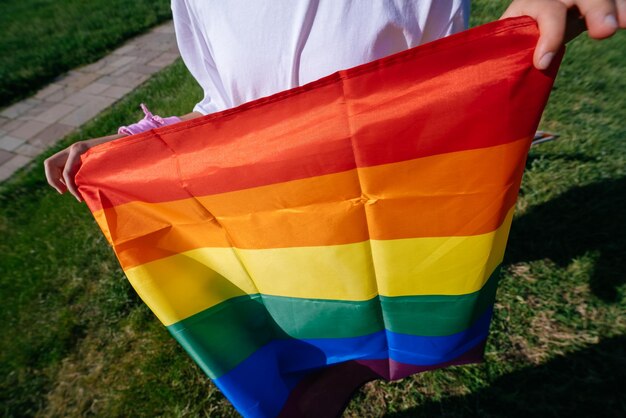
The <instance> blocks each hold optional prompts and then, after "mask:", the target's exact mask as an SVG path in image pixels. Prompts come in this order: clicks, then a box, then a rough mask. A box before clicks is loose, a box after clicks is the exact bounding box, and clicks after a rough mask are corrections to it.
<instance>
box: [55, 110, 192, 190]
mask: <svg viewBox="0 0 626 418" xmlns="http://www.w3.org/2000/svg"><path fill="white" fill-rule="evenodd" d="M200 116H202V114H201V113H199V112H191V113H187V114H186V115H183V116H180V119H181V120H189V119H193V118H197V117H200ZM124 136H125V135H120V134H115V135H109V136H103V137H100V138H92V139H87V140H85V141H78V142H75V143H73V144H72V145H70V146H69V147H67V148H65V149H64V150H61V151H59V152H57V153H56V154H54V155H53V156H51V157H49V158H47V159H46V161H44V169H45V172H46V179H47V180H48V183H49V184H50V186H52V187H54V189H55V190H56V191H57V192H59V193H61V194H63V193H65V192H69V193H70V194H71V195H72V196H74V197H75V198H76V200H78V201H79V202H81V201H82V199H81V196H80V193H79V192H78V188H77V187H76V183H75V182H74V176H75V175H76V173H77V172H78V169H79V168H80V164H81V161H80V156H81V155H82V154H84V153H85V152H86V151H87V150H88V149H89V148H92V147H94V146H96V145H99V144H103V143H105V142H109V141H113V140H115V139H118V138H122V137H124Z"/></svg>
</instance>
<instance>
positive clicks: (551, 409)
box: [385, 336, 626, 418]
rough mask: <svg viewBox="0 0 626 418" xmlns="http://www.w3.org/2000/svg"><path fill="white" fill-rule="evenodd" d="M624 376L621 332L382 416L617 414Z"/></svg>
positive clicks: (622, 407)
mask: <svg viewBox="0 0 626 418" xmlns="http://www.w3.org/2000/svg"><path fill="white" fill-rule="evenodd" d="M625 381H626V336H618V337H613V338H608V339H605V340H601V341H600V343H598V344H596V345H593V346H590V347H588V348H585V349H582V350H580V351H577V352H573V353H571V354H567V355H564V356H562V357H558V358H556V359H553V360H551V361H548V362H547V363H545V364H543V365H540V366H532V367H528V368H525V369H522V370H519V371H517V372H514V373H510V374H507V375H504V376H502V377H500V378H498V379H496V380H495V381H494V382H493V383H492V384H491V385H490V386H489V387H487V388H485V389H482V390H479V391H477V392H474V393H471V394H468V395H460V396H453V397H448V398H445V399H442V400H439V401H430V402H426V403H425V404H423V405H420V406H418V407H415V408H411V409H408V410H405V411H402V412H397V413H390V414H386V415H385V417H387V418H405V417H407V418H408V417H442V416H443V417H461V416H462V417H468V416H480V417H503V418H504V417H506V418H514V417H524V418H526V417H618V416H619V417H623V416H626V398H625V397H624V393H623V384H624V382H625Z"/></svg>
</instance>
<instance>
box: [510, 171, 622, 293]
mask: <svg viewBox="0 0 626 418" xmlns="http://www.w3.org/2000/svg"><path fill="white" fill-rule="evenodd" d="M625 251H626V177H622V178H619V179H616V180H607V181H603V182H598V183H593V184H590V185H587V186H583V187H577V188H573V189H571V190H568V191H567V192H565V193H563V194H562V195H560V196H558V197H556V198H555V199H552V200H550V201H549V202H546V203H544V204H542V205H539V206H537V207H534V208H531V209H530V210H529V211H528V212H527V213H525V214H524V215H522V216H520V217H519V218H517V219H515V220H514V221H513V225H512V228H511V234H510V236H509V244H508V247H507V250H506V255H505V260H504V263H505V265H506V264H513V263H518V262H525V261H533V260H539V259H545V258H548V259H550V260H552V261H554V262H555V263H557V264H558V265H559V266H561V267H565V266H567V265H568V264H569V263H571V261H572V259H573V258H575V257H578V256H581V255H584V254H585V253H589V252H591V253H592V254H593V255H594V256H597V257H598V259H597V261H596V263H595V270H594V271H593V274H592V277H591V281H590V287H591V291H592V293H593V294H594V295H596V296H598V297H599V298H601V299H603V300H604V301H607V302H616V301H617V288H618V287H619V286H620V285H621V284H623V283H624V282H626V257H624V253H625Z"/></svg>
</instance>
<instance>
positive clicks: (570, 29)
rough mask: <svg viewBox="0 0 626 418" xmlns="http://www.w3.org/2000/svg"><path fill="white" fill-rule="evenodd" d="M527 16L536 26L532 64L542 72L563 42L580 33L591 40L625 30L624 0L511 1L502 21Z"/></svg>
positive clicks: (625, 10)
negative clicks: (620, 29)
mask: <svg viewBox="0 0 626 418" xmlns="http://www.w3.org/2000/svg"><path fill="white" fill-rule="evenodd" d="M517 16H530V17H532V18H533V19H535V20H536V21H537V24H538V25H539V33H540V35H539V41H538V42H537V47H536V49H535V54H534V57H533V63H534V65H535V67H536V68H537V69H539V70H545V69H546V68H548V66H549V65H550V63H551V62H552V58H553V57H554V55H555V54H556V52H557V51H558V50H559V48H561V46H562V45H563V43H565V42H568V41H570V40H571V39H573V38H575V37H576V36H578V35H580V34H581V33H582V32H583V31H584V30H587V31H588V32H589V36H590V37H591V38H594V39H604V38H608V37H610V36H612V35H613V34H614V33H615V32H616V31H617V30H618V29H619V28H622V29H625V28H626V0H514V1H513V2H512V3H511V4H510V6H509V7H508V8H507V9H506V11H505V12H504V14H503V15H502V19H505V18H508V17H517Z"/></svg>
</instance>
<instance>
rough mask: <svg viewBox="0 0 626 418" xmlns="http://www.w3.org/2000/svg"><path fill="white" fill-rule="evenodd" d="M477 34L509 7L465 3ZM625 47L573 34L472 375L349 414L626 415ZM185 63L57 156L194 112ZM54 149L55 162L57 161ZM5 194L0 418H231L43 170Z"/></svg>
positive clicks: (451, 375) (437, 379) (424, 382)
mask: <svg viewBox="0 0 626 418" xmlns="http://www.w3.org/2000/svg"><path fill="white" fill-rule="evenodd" d="M473 3H474V15H473V22H474V24H478V23H481V22H486V21H488V20H492V19H494V18H496V17H498V15H499V13H500V12H501V11H502V10H503V8H504V4H505V2H504V1H498V2H493V1H487V0H482V1H479V0H475V1H474V2H473ZM624 42H626V33H621V34H619V36H617V37H615V38H614V39H611V40H608V41H604V42H595V41H591V40H589V39H587V38H586V36H583V37H581V38H580V39H577V40H576V41H574V42H573V43H572V44H571V45H570V47H569V51H568V53H567V55H566V57H565V61H564V63H563V66H562V69H561V72H560V74H559V77H558V79H557V82H556V86H555V89H554V91H553V94H552V96H551V99H550V103H549V104H548V107H547V109H546V112H545V114H544V119H543V121H542V124H541V127H542V128H544V129H548V130H553V131H557V132H559V133H560V134H561V138H560V139H559V140H558V141H556V142H552V143H546V144H543V145H540V146H539V147H536V148H533V149H532V151H531V154H530V158H529V160H528V163H527V170H526V174H525V177H524V182H523V185H522V190H521V195H520V199H519V202H518V210H517V214H516V218H515V220H514V224H513V229H512V232H511V237H510V241H509V245H508V249H507V256H506V260H505V263H504V267H503V277H502V281H501V285H500V287H499V290H498V296H497V303H496V309H495V317H494V320H493V323H492V327H491V330H492V332H491V335H490V338H489V341H488V345H487V350H486V362H485V363H484V364H480V365H471V366H459V367H451V368H448V369H444V370H439V371H435V372H428V373H424V374H420V375H417V376H413V377H410V378H406V379H403V380H401V381H398V382H392V383H385V382H373V383H370V384H367V385H366V386H365V387H364V388H363V389H362V390H361V391H360V392H359V393H358V394H357V395H356V396H355V398H354V399H353V401H352V402H351V404H350V405H349V407H348V410H347V411H346V416H348V417H379V416H386V417H413V416H427V417H432V416H444V417H461V416H481V417H482V416H484V417H528V416H533V417H562V416H572V417H578V416H585V417H587V416H593V417H596V416H598V417H599V416H603V417H608V416H615V417H618V416H626V397H625V396H624V394H623V384H624V382H626V261H625V258H624V257H623V254H624V253H625V252H626V210H624V208H626V161H625V159H626V157H625V156H626V127H625V126H626V125H625V122H624V121H625V120H626V110H625V109H626V94H625V93H624V92H626V80H625V79H624V77H623V69H624V68H626V49H625V48H623V45H624ZM200 97H201V92H200V90H199V89H198V87H197V86H196V85H195V83H194V81H193V80H192V79H191V77H190V76H189V75H188V73H187V72H186V70H185V68H184V66H183V65H182V64H181V63H180V62H178V63H176V64H175V65H173V66H172V67H170V68H169V69H167V70H165V71H163V72H161V73H160V74H159V75H157V76H156V77H155V78H154V79H153V80H151V81H150V82H149V83H147V84H146V85H145V86H143V87H142V88H140V89H139V90H138V91H136V92H135V93H134V94H132V95H131V96H130V97H128V98H127V99H125V100H123V101H122V102H121V103H119V104H117V105H115V106H114V107H113V108H111V109H110V110H108V111H106V112H105V113H103V114H102V115H101V116H100V117H99V118H97V119H96V120H94V121H93V122H91V123H89V124H88V125H86V126H84V127H83V129H82V130H81V132H80V134H75V135H73V136H71V137H69V138H67V139H66V140H65V142H64V144H62V145H60V146H59V148H60V147H62V146H65V145H67V144H69V143H71V142H73V141H76V140H78V139H82V138H89V137H94V136H101V135H106V134H110V133H111V132H113V131H114V130H115V128H116V127H117V126H119V125H120V124H123V123H128V122H131V121H134V120H136V119H138V118H139V117H140V116H141V114H140V111H139V110H138V109H137V103H139V102H140V101H145V102H146V103H149V104H150V107H151V109H152V110H153V111H154V112H155V113H158V114H162V115H169V114H181V113H186V112H188V111H189V110H190V109H191V108H192V106H193V104H194V103H195V102H196V101H197V100H199V98H200ZM52 152H53V151H52V150H51V151H50V152H49V153H48V154H50V153H52ZM43 158H44V157H43V156H42V157H41V158H40V159H39V160H38V161H36V162H35V163H34V164H33V165H32V166H31V167H30V168H27V169H26V170H23V171H22V172H20V173H18V175H17V176H15V177H14V178H13V179H12V180H10V181H9V182H8V183H5V184H4V185H3V186H0V187H1V189H0V236H2V239H1V241H0V254H2V257H1V258H0V294H1V295H2V301H1V302H2V303H1V304H0V320H1V321H2V323H3V324H5V331H4V332H3V333H1V334H0V412H1V413H2V414H3V415H5V416H35V415H37V416H51V417H52V416H54V417H56V416H59V417H60V416H71V417H74V416H83V415H95V416H106V417H126V416H132V417H155V416H166V417H170V416H173V417H176V416H180V417H200V416H212V417H223V416H224V417H228V416H235V415H236V414H235V412H234V410H233V409H232V407H231V406H230V405H229V404H228V402H227V401H226V400H225V399H224V397H223V396H222V395H221V394H220V393H219V391H218V390H217V389H216V388H215V386H214V385H213V384H212V383H211V382H210V381H209V380H208V379H207V378H206V377H205V376H204V375H203V374H202V372H201V371H200V370H199V368H198V367H197V366H195V364H194V363H193V362H192V361H191V360H190V359H189V358H188V357H187V355H186V354H185V353H184V351H183V349H182V348H181V347H179V346H178V345H177V343H175V342H174V340H173V339H172V338H171V337H170V336H169V334H168V333H167V331H166V329H165V328H164V327H163V326H162V325H161V324H160V323H159V322H158V321H157V319H156V318H155V317H154V316H153V315H152V314H151V313H150V311H149V310H148V309H147V308H146V307H145V306H144V305H143V303H142V302H141V301H140V300H139V299H138V298H137V296H136V295H135V293H134V291H133V290H132V288H131V287H130V285H129V284H128V282H127V281H126V279H125V278H124V275H123V273H122V271H121V270H120V268H119V266H118V264H117V261H116V260H115V258H114V255H113V252H112V251H111V250H110V249H109V248H108V246H107V244H106V242H105V240H104V238H103V237H102V236H101V233H100V231H99V229H98V228H97V226H96V224H95V222H94V221H93V219H92V218H91V215H90V214H89V211H88V210H87V208H86V207H85V206H84V205H82V204H77V203H76V201H75V200H74V199H72V198H71V197H68V196H59V195H58V194H56V193H55V192H54V191H53V190H52V189H51V188H49V187H48V186H47V185H46V183H45V180H44V175H43V170H42V166H41V162H42V161H43Z"/></svg>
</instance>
